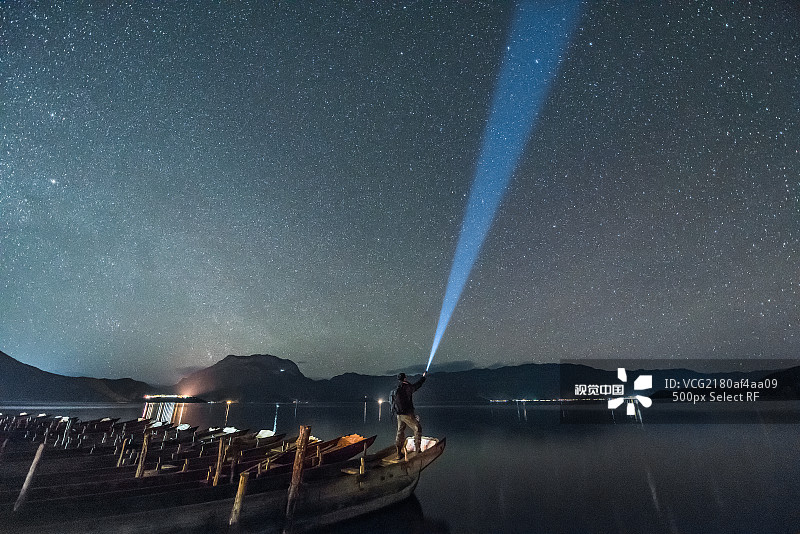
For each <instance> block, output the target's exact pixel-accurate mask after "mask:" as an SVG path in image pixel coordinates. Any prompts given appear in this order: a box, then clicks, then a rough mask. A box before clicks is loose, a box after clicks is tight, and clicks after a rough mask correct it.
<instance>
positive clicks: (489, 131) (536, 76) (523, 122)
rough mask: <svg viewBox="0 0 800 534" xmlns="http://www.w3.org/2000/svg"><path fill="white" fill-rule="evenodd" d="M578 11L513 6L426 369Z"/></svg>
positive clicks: (570, 2)
mask: <svg viewBox="0 0 800 534" xmlns="http://www.w3.org/2000/svg"><path fill="white" fill-rule="evenodd" d="M579 12H580V1H579V0H561V1H557V0H538V1H537V0H531V1H525V2H521V3H520V4H519V5H518V6H517V11H516V14H515V17H514V22H513V25H512V27H511V34H510V36H509V40H508V45H507V47H506V51H505V54H504V56H503V63H502V67H501V69H500V77H499V78H498V81H497V88H496V90H495V94H494V100H493V101H492V108H491V113H490V115H489V121H488V122H487V124H486V131H485V132H484V137H483V146H482V148H481V155H480V159H479V160H478V165H477V167H476V169H475V180H474V182H473V183H472V189H471V190H470V195H469V202H468V204H467V210H466V213H465V214H464V220H463V221H462V223H461V235H460V236H459V238H458V244H457V245H456V252H455V255H454V256H453V266H452V267H451V268H450V278H449V280H448V282H447V290H446V291H445V295H444V300H443V302H442V311H441V313H440V315H439V324H438V326H437V327H436V335H435V336H434V338H433V346H432V347H431V355H430V357H429V358H428V366H427V367H426V369H425V370H426V371H427V370H428V369H430V367H431V362H432V361H433V356H434V355H435V354H436V349H437V348H438V347H439V343H440V342H441V340H442V336H443V335H444V331H445V329H447V325H448V323H449V322H450V317H451V316H452V315H453V310H455V307H456V304H457V303H458V300H459V298H460V297H461V292H462V291H463V290H464V286H465V285H466V283H467V279H468V278H469V274H470V272H471V271H472V266H473V265H474V264H475V260H476V259H477V258H478V253H479V252H480V250H481V246H482V245H483V242H484V240H485V239H486V234H487V233H488V232H489V228H490V226H491V225H492V220H493V219H494V216H495V212H496V211H497V207H498V206H499V205H500V200H501V199H502V198H503V194H504V193H505V191H506V189H507V188H508V184H509V182H510V181H511V176H512V175H513V174H514V170H515V169H516V167H517V163H518V162H519V159H520V157H521V156H522V152H523V150H524V148H525V144H526V143H527V141H528V138H529V137H530V135H531V132H532V131H533V127H534V124H535V122H536V118H537V116H538V115H539V111H540V110H541V108H542V105H543V104H544V101H545V98H546V97H547V92H548V88H549V86H550V82H551V81H552V79H553V77H554V76H555V74H556V71H557V70H558V64H559V62H560V60H561V56H562V54H563V53H564V50H565V49H566V46H567V43H568V42H569V36H570V35H571V34H572V29H573V28H574V27H575V23H576V22H577V19H578V14H579Z"/></svg>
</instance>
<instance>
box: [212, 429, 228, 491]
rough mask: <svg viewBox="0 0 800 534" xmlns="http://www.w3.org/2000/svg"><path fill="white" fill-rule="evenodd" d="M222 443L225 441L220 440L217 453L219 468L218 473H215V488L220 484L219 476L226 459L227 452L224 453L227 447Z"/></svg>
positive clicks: (217, 468)
mask: <svg viewBox="0 0 800 534" xmlns="http://www.w3.org/2000/svg"><path fill="white" fill-rule="evenodd" d="M222 441H223V439H222V438H220V439H219V452H218V453H217V467H216V471H215V472H214V484H213V485H214V486H216V485H217V484H219V475H220V473H221V472H222V460H223V459H224V458H225V452H224V447H225V445H223V443H222Z"/></svg>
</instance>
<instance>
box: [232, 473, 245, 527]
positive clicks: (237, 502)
mask: <svg viewBox="0 0 800 534" xmlns="http://www.w3.org/2000/svg"><path fill="white" fill-rule="evenodd" d="M249 478H250V473H249V472H248V471H245V472H244V473H242V474H241V475H239V489H238V490H237V491H236V499H234V501H233V508H232V509H231V518H230V520H228V525H229V526H231V527H237V526H238V525H239V515H240V514H241V513H242V503H243V502H244V495H245V492H247V480H248V479H249Z"/></svg>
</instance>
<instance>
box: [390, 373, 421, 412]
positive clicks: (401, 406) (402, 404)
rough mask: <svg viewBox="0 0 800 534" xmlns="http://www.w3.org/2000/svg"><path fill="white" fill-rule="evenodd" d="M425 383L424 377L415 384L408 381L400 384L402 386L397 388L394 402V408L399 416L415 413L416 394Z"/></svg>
mask: <svg viewBox="0 0 800 534" xmlns="http://www.w3.org/2000/svg"><path fill="white" fill-rule="evenodd" d="M424 382H425V377H424V376H423V377H422V378H420V379H419V381H418V382H415V383H413V384H412V383H411V382H409V381H408V380H403V381H402V382H400V385H399V386H397V391H396V393H395V400H394V408H395V411H396V412H397V414H398V415H408V414H412V413H414V398H413V396H414V392H415V391H417V390H418V389H419V388H421V387H422V384H423V383H424Z"/></svg>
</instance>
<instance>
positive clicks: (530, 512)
mask: <svg viewBox="0 0 800 534" xmlns="http://www.w3.org/2000/svg"><path fill="white" fill-rule="evenodd" d="M25 408H26V409H28V411H30V412H34V411H36V410H40V411H44V412H48V413H51V414H53V415H59V414H61V415H74V416H78V417H81V418H82V419H91V418H96V417H102V416H105V415H113V416H114V417H122V418H133V417H137V416H140V415H141V414H142V408H143V406H133V405H131V406H124V407H121V406H119V405H106V406H98V405H91V406H90V405H83V406H73V407H60V408H58V409H57V410H53V409H52V408H43V407H38V408H36V407H30V406H27V407H25ZM387 408H388V406H387V405H386V404H384V405H383V406H382V407H381V408H380V414H379V406H378V405H377V403H372V402H370V403H368V404H367V405H366V409H365V406H364V404H348V405H318V404H315V405H310V404H299V405H297V406H295V405H293V404H282V405H280V406H276V405H275V404H232V405H230V408H229V410H227V411H228V413H227V424H228V425H232V426H236V427H238V428H250V429H252V430H258V429H264V428H266V429H273V428H275V429H276V430H277V431H278V432H286V433H289V434H296V433H297V429H298V426H299V425H300V424H310V425H311V427H312V434H313V435H315V436H317V437H319V438H322V439H330V438H332V437H335V436H338V435H341V434H346V433H352V432H356V433H359V434H362V435H365V436H366V435H373V434H377V435H378V439H377V441H376V443H375V445H374V447H375V450H377V449H378V448H382V447H384V446H387V445H389V444H391V443H392V442H393V439H394V422H393V421H392V419H391V417H390V416H389V414H388V411H387ZM226 409H227V406H226V405H225V404H195V405H187V407H186V408H185V410H184V412H183V414H182V419H183V422H188V423H191V424H193V425H200V426H202V427H205V426H220V425H223V424H225V417H226ZM7 410H8V411H11V409H10V408H9V407H5V408H3V407H0V412H4V411H7ZM55 411H59V414H56V413H55ZM418 412H419V415H420V416H421V419H422V424H423V428H424V433H425V434H426V435H431V436H437V437H442V436H446V437H447V449H446V450H445V452H444V454H443V455H442V457H440V458H439V459H438V460H437V461H436V462H434V464H433V465H432V466H431V467H429V468H428V469H427V470H426V471H424V472H423V474H422V479H421V481H420V484H419V486H418V487H417V490H416V495H415V497H414V498H412V499H411V500H410V501H407V502H405V503H403V504H401V505H399V506H396V507H394V508H391V509H388V510H385V511H382V512H379V513H376V514H373V515H370V516H366V517H364V518H360V519H357V520H354V521H350V522H348V523H345V524H342V525H339V526H337V527H336V528H335V529H327V530H326V532H335V533H337V534H344V533H353V532H356V533H358V532H364V533H419V532H430V533H448V532H449V533H462V532H464V533H471V532H475V533H484V532H486V533H488V532H500V533H504V532H520V533H551V532H552V533H561V532H564V533H572V532H575V533H587V532H588V533H591V532H597V533H605V532H631V533H641V532H649V533H661V532H664V533H673V532H679V533H693V532H697V533H708V532H720V533H723V532H724V533H731V532H742V533H752V532H759V533H789V532H792V533H795V532H798V531H800V504H799V503H800V424H653V425H648V424H641V425H640V424H617V425H608V424H560V423H559V410H558V407H557V406H553V405H534V406H531V405H530V404H528V405H527V406H526V407H524V408H523V407H521V406H520V407H518V406H515V405H496V406H469V407H451V406H447V407H445V406H421V407H418ZM379 415H380V418H379Z"/></svg>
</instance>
